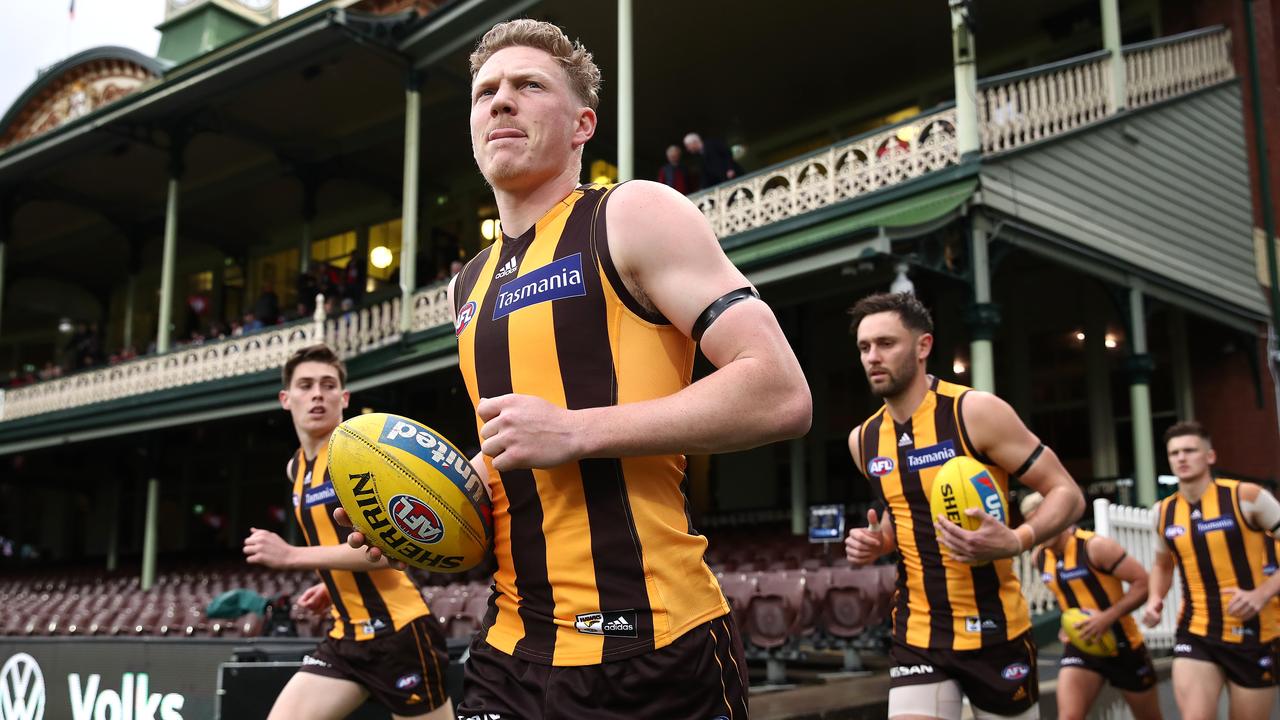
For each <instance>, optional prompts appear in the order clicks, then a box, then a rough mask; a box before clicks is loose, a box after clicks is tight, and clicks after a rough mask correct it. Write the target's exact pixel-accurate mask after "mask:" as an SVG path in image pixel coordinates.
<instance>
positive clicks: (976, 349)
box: [969, 222, 998, 392]
mask: <svg viewBox="0 0 1280 720" xmlns="http://www.w3.org/2000/svg"><path fill="white" fill-rule="evenodd" d="M972 237H973V241H972V242H971V243H970V251H971V254H972V258H973V307H972V308H971V309H970V311H971V314H970V317H969V328H970V332H971V333H972V335H973V339H972V340H971V341H970V342H969V377H970V378H972V382H973V387H974V389H976V390H983V391H986V392H995V391H996V366H995V353H994V352H993V351H992V348H991V333H993V332H995V323H996V322H998V319H997V318H998V316H996V315H995V314H994V313H995V306H994V305H992V304H991V261H990V259H989V258H988V256H987V243H988V237H987V231H986V229H985V228H984V227H982V225H981V224H980V223H978V222H974V223H973V225H972Z"/></svg>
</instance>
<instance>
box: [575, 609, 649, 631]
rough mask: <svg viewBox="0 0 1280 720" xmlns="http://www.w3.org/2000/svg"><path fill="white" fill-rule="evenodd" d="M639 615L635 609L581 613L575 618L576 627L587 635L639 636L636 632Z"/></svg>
mask: <svg viewBox="0 0 1280 720" xmlns="http://www.w3.org/2000/svg"><path fill="white" fill-rule="evenodd" d="M637 622H638V615H637V613H636V611H635V610H617V611H614V610H609V611H603V612H589V613H581V614H580V615H578V616H577V617H576V618H575V622H574V624H573V626H574V629H576V630H577V631H578V632H580V633H584V634H586V635H608V636H611V637H639V634H638V633H637V632H636V623H637Z"/></svg>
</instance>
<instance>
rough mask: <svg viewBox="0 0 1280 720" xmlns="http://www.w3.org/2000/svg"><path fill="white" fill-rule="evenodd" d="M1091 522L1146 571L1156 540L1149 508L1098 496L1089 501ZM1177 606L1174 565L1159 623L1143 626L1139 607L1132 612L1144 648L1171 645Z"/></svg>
mask: <svg viewBox="0 0 1280 720" xmlns="http://www.w3.org/2000/svg"><path fill="white" fill-rule="evenodd" d="M1093 524H1094V530H1096V531H1097V533H1098V534H1099V535H1104V536H1106V537H1109V538H1112V539H1114V540H1115V541H1116V542H1118V543H1120V546H1121V547H1123V548H1124V549H1125V552H1127V553H1129V555H1130V556H1131V557H1134V558H1136V559H1137V560H1138V562H1140V563H1142V567H1144V568H1146V569H1147V570H1148V571H1150V570H1151V567H1152V566H1153V565H1154V564H1155V559H1156V548H1157V545H1156V543H1157V542H1159V538H1157V537H1156V534H1155V531H1154V530H1152V526H1153V525H1154V524H1155V518H1154V517H1152V514H1151V508H1138V507H1128V506H1125V505H1112V504H1111V503H1110V502H1108V501H1107V500H1105V499H1102V498H1099V499H1097V500H1094V501H1093ZM1181 605H1182V578H1181V576H1180V575H1179V573H1178V571H1177V568H1176V567H1175V568H1174V572H1173V585H1172V586H1170V588H1169V594H1168V595H1166V596H1165V598H1164V613H1163V614H1162V615H1161V616H1160V624H1159V625H1156V626H1155V627H1153V628H1149V627H1146V626H1144V625H1143V624H1142V623H1141V615H1142V609H1141V608H1139V609H1138V610H1135V611H1134V613H1133V615H1134V619H1135V620H1139V623H1138V627H1139V628H1141V629H1142V636H1143V638H1144V639H1145V640H1146V643H1147V647H1150V648H1171V647H1173V636H1174V633H1175V632H1176V631H1177V629H1178V608H1179V607H1181Z"/></svg>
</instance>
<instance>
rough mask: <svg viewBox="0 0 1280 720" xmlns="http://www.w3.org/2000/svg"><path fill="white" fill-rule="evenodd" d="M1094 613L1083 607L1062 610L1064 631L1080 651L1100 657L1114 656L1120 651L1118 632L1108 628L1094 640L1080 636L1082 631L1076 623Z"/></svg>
mask: <svg viewBox="0 0 1280 720" xmlns="http://www.w3.org/2000/svg"><path fill="white" fill-rule="evenodd" d="M1092 614H1093V612H1092V611H1090V610H1085V609H1083V608H1067V609H1066V610H1064V611H1063V612H1062V632H1064V633H1066V634H1067V639H1068V640H1070V641H1071V644H1072V645H1075V646H1076V649H1078V650H1079V651H1080V652H1083V653H1088V654H1090V655H1096V656H1098V657H1114V656H1115V655H1116V653H1117V652H1118V650H1117V648H1116V634H1115V633H1114V632H1112V631H1110V630H1108V631H1106V632H1105V633H1103V634H1102V635H1101V636H1100V637H1097V638H1094V639H1093V640H1085V639H1084V638H1083V637H1081V636H1080V631H1079V630H1078V629H1076V625H1078V624H1080V623H1082V622H1084V621H1085V620H1088V619H1089V616H1090V615H1092Z"/></svg>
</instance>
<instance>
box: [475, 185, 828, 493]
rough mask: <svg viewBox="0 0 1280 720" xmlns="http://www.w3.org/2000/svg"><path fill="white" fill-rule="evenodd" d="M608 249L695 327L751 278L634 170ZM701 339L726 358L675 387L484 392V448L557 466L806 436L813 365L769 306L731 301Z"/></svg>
mask: <svg viewBox="0 0 1280 720" xmlns="http://www.w3.org/2000/svg"><path fill="white" fill-rule="evenodd" d="M607 212H608V216H607V223H608V235H609V252H610V254H611V256H612V258H613V260H614V264H615V266H616V267H617V269H618V271H619V274H620V275H621V276H622V277H623V280H624V282H625V283H626V285H627V288H628V290H629V291H630V292H631V294H632V295H634V296H635V297H636V298H637V299H638V300H640V301H641V302H642V303H645V304H648V305H650V306H651V307H652V308H654V309H656V310H657V311H659V312H661V313H662V314H663V315H664V316H665V317H666V318H668V319H669V320H670V321H671V322H672V323H673V324H674V325H675V326H676V327H677V328H679V329H680V330H681V331H682V332H684V333H686V334H689V335H690V336H692V335H691V334H692V332H693V326H694V323H695V321H696V320H697V318H698V317H699V315H701V314H702V312H703V311H704V310H705V309H706V308H707V307H708V306H709V305H710V304H711V303H712V302H714V301H715V300H716V299H717V298H720V297H722V296H723V295H725V294H726V293H729V292H731V291H733V290H737V289H740V288H743V287H747V286H749V283H748V282H747V280H746V278H745V277H743V275H742V273H741V272H739V271H738V269H737V268H735V267H734V266H733V264H732V263H731V262H729V259H728V258H727V257H726V256H725V254H724V252H723V250H721V248H720V244H719V242H718V241H717V240H716V237H715V234H714V233H713V232H712V230H711V226H710V225H709V224H708V223H707V220H706V218H705V217H703V215H702V213H701V212H699V211H698V209H697V208H696V207H695V206H694V205H693V204H692V203H690V202H689V201H688V200H687V199H686V198H684V197H683V196H682V195H680V194H679V193H677V192H675V191H674V190H672V189H671V188H668V187H666V186H664V185H660V184H658V183H651V182H644V181H636V182H630V183H626V184H625V185H622V186H620V187H619V188H618V189H617V190H615V191H614V194H613V196H612V197H611V199H610V200H609V205H608V211H607ZM701 348H702V352H703V354H705V355H706V357H707V359H708V360H710V361H711V362H712V364H713V365H715V366H716V368H717V370H716V371H715V372H713V373H711V374H710V375H708V376H707V377H705V378H703V379H701V380H699V381H698V382H695V383H693V384H692V385H690V386H689V387H687V388H685V389H683V390H681V391H680V392H677V393H675V394H673V395H670V396H667V397H664V398H658V399H654V400H648V401H644V402H637V403H626V404H622V405H617V406H612V407H600V408H587V409H583V410H575V411H569V410H565V409H563V408H560V407H558V406H555V405H552V404H551V403H549V402H547V401H545V400H541V399H538V398H534V397H529V396H525V395H505V396H502V397H498V398H486V399H484V400H482V401H481V402H480V404H479V405H478V406H477V407H476V412H477V413H478V414H479V415H480V417H481V419H482V420H483V421H484V426H483V427H482V428H481V443H482V444H481V450H482V451H483V452H484V454H485V455H488V456H490V457H491V458H493V462H494V467H495V468H497V469H498V470H505V469H509V468H522V467H553V466H555V465H559V464H561V463H564V462H568V461H570V460H574V459H578V458H583V457H627V456H637V455H658V454H664V453H718V452H731V451H734V450H743V449H746V448H751V447H756V446H759V445H762V444H765V443H769V442H774V441H777V440H784V439H788V438H793V437H798V436H800V435H802V434H804V433H805V432H806V431H807V430H808V429H809V424H810V421H811V416H812V404H811V399H810V396H809V388H808V384H807V383H806V381H805V378H804V373H803V372H802V371H801V370H800V365H799V363H798V362H797V360H796V358H795V354H794V353H793V352H792V350H791V347H790V345H789V344H788V343H787V339H786V337H785V336H784V335H783V333H782V329H781V328H780V327H779V326H778V322H777V319H776V318H775V317H774V315H773V312H772V310H770V309H769V307H768V306H767V305H766V304H764V303H763V302H759V301H757V300H745V301H742V302H738V303H735V304H733V305H731V306H730V307H729V308H728V309H727V310H725V311H724V312H723V313H722V314H721V315H720V316H719V317H718V319H717V320H716V321H715V322H714V323H713V324H711V325H710V327H708V328H707V330H706V333H705V334H704V335H703V336H702V339H701Z"/></svg>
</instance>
